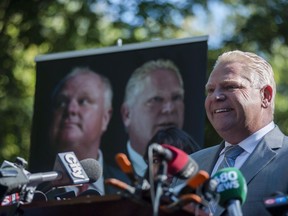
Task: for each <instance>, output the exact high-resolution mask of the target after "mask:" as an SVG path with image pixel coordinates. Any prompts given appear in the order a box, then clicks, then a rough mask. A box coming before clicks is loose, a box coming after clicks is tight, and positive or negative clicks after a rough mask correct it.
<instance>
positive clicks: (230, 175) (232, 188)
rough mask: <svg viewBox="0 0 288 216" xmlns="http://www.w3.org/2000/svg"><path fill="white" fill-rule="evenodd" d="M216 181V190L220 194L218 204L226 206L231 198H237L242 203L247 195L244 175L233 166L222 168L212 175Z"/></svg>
mask: <svg viewBox="0 0 288 216" xmlns="http://www.w3.org/2000/svg"><path fill="white" fill-rule="evenodd" d="M213 179H215V180H216V181H217V182H218V185H217V192H218V193H219V194H220V201H219V205H221V206H222V207H224V208H225V207H226V205H227V203H228V202H229V201H231V200H239V201H240V203H241V204H243V203H244V202H245V200H246V196H247V184H246V180H245V178H244V176H243V175H242V173H241V172H240V170H238V169H237V168H234V167H229V168H224V169H221V170H219V171H217V172H216V173H215V175H214V176H213Z"/></svg>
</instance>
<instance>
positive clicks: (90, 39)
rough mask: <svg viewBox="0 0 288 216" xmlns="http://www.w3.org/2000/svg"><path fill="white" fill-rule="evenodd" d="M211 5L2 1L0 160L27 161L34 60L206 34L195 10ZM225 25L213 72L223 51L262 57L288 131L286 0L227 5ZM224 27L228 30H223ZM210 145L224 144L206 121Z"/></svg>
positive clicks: (232, 0)
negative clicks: (230, 30) (274, 81)
mask: <svg viewBox="0 0 288 216" xmlns="http://www.w3.org/2000/svg"><path fill="white" fill-rule="evenodd" d="M208 2H209V1H203V0H197V1H182V2H181V1H180V2H179V1H176V0H166V1H164V0H154V1H151V0H134V1H129V0H122V1H116V0H98V1H96V0H86V1H83V0H55V1H48V0H47V1H40V0H2V1H1V2H0V47H1V51H0V62H1V64H0V121H1V127H0V161H2V160H4V159H6V160H13V159H14V158H15V156H21V157H24V158H28V154H29V144H30V129H31V120H32V113H33V97H34V90H35V63H34V58H35V56H36V55H39V54H44V53H52V52H60V51H69V50H79V49H89V48H96V47H106V46H111V45H113V44H116V41H117V39H118V38H122V39H123V42H124V43H126V44H128V43H132V42H140V41H149V40H152V39H169V38H180V37H190V36H197V35H203V34H204V33H203V32H199V30H196V29H193V28H192V25H191V22H193V21H194V20H195V17H194V16H193V7H195V6H198V7H202V8H203V9H204V10H206V11H207V14H208V15H209V13H211V11H209V9H208V6H207V5H208V4H207V3H208ZM223 2H224V3H225V4H226V5H227V7H229V10H230V11H233V13H231V14H230V15H229V17H227V19H226V22H228V21H229V22H230V24H231V25H233V26H234V27H235V28H234V34H233V35H234V36H233V37H231V38H224V39H225V41H224V45H223V47H221V48H220V49H217V50H212V49H211V50H209V59H208V71H207V76H208V74H209V72H210V71H211V70H212V66H213V64H214V62H215V59H216V58H217V56H218V55H219V54H220V53H222V51H224V50H230V49H242V50H247V51H253V52H257V53H261V54H262V55H263V56H265V57H266V58H267V59H268V60H269V61H270V62H271V64H272V65H273V67H274V70H275V76H276V79H277V84H278V89H279V94H278V96H277V101H276V110H275V121H276V123H278V124H279V126H280V127H281V128H282V129H283V130H285V131H286V133H288V127H287V126H288V118H287V105H286V99H287V94H288V92H287V89H288V88H287V85H288V83H287V82H288V81H287V79H286V74H287V68H288V67H287V57H288V54H287V53H288V51H287V49H288V48H287V38H288V31H287V29H288V22H287V20H288V14H287V11H288V3H287V1H283V0H257V1H248V0H227V1H223ZM222 27H223V28H225V26H222ZM205 131H206V145H207V146H209V145H212V144H215V143H217V142H218V141H219V140H220V139H219V137H218V135H216V133H215V131H214V130H213V129H212V127H211V125H210V124H209V123H207V127H206V129H205Z"/></svg>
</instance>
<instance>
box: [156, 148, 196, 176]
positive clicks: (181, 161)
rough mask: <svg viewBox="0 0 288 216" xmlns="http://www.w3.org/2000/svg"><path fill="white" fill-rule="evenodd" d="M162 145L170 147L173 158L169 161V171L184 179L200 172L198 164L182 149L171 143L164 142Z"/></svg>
mask: <svg viewBox="0 0 288 216" xmlns="http://www.w3.org/2000/svg"><path fill="white" fill-rule="evenodd" d="M161 146H162V147H164V148H166V149H169V150H170V151H171V152H172V154H173V159H172V160H170V161H169V162H168V173H170V174H172V175H176V176H178V177H179V178H182V179H188V178H190V177H192V176H194V175H196V173H197V172H198V164H197V163H196V162H195V161H194V160H193V159H192V158H191V157H189V155H188V154H186V153H185V152H184V151H182V150H181V149H178V148H176V147H174V146H172V145H169V144H162V145H161Z"/></svg>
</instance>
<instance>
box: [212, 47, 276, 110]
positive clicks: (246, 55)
mask: <svg viewBox="0 0 288 216" xmlns="http://www.w3.org/2000/svg"><path fill="white" fill-rule="evenodd" d="M227 62H242V63H244V64H245V66H244V67H243V69H245V71H247V72H249V73H251V74H252V76H253V80H251V83H252V86H253V87H256V88H262V87H264V86H265V85H270V86H272V89H273V95H272V104H271V106H272V110H273V112H274V107H275V95H276V82H275V80H274V72H273V69H272V67H271V65H270V64H269V63H268V62H267V61H266V60H265V59H263V58H262V57H260V56H258V55H256V54H254V53H251V52H243V51H240V50H234V51H229V52H225V53H223V54H222V55H221V56H219V57H218V59H217V61H216V63H215V66H214V68H215V67H216V66H217V65H219V64H221V63H227Z"/></svg>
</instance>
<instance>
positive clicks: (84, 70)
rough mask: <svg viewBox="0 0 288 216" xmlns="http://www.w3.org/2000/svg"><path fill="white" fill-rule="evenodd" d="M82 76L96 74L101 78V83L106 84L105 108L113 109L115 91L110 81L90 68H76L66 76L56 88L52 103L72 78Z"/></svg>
mask: <svg viewBox="0 0 288 216" xmlns="http://www.w3.org/2000/svg"><path fill="white" fill-rule="evenodd" d="M81 74H96V75H97V76H99V78H100V80H101V82H102V83H103V84H104V88H105V92H104V100H105V102H104V103H105V108H107V109H109V108H111V107H112V99H113V89H112V85H111V82H110V80H109V79H108V78H107V77H106V76H104V75H103V74H99V73H96V72H95V71H93V70H91V69H90V68H88V67H75V68H73V69H72V71H71V72H70V73H69V74H68V75H66V76H65V77H64V78H63V79H62V80H61V81H60V83H59V84H58V85H57V86H56V88H55V90H54V92H53V94H52V101H54V100H55V97H56V96H57V94H58V93H59V91H60V90H61V89H62V87H63V85H64V84H65V83H66V82H67V81H68V80H69V79H71V78H73V77H76V76H78V75H81Z"/></svg>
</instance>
